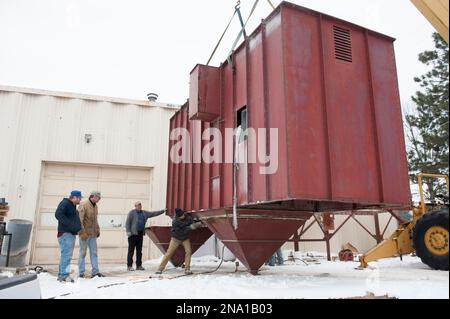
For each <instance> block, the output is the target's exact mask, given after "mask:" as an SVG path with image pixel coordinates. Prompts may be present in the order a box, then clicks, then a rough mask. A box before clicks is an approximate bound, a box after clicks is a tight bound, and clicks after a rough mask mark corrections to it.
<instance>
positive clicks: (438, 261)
mask: <svg viewBox="0 0 450 319" xmlns="http://www.w3.org/2000/svg"><path fill="white" fill-rule="evenodd" d="M423 177H428V178H443V179H445V181H446V186H447V194H448V192H449V180H448V176H446V175H437V174H424V173H421V174H419V175H418V179H417V180H418V184H419V192H420V205H419V206H418V207H415V208H414V209H413V218H412V220H411V221H410V222H407V223H404V224H402V225H400V227H399V228H398V229H397V230H396V231H395V232H394V233H393V234H392V236H391V237H389V238H388V239H385V240H383V241H382V242H381V243H379V244H378V245H377V246H375V247H374V248H372V249H371V250H369V251H368V252H367V253H365V254H364V255H362V256H361V257H360V259H359V261H360V263H361V264H360V267H362V268H365V267H367V266H368V263H369V262H371V261H375V260H378V259H381V258H387V257H394V256H400V258H401V257H402V256H403V255H407V254H411V253H413V252H416V255H417V256H418V257H420V258H421V260H422V262H423V263H425V264H426V265H428V266H430V267H431V268H432V269H439V270H449V269H448V268H449V259H448V247H449V243H448V205H449V204H448V198H447V199H446V200H445V203H444V204H439V205H438V204H430V205H427V204H425V198H424V192H423V186H422V179H423ZM427 206H428V207H427Z"/></svg>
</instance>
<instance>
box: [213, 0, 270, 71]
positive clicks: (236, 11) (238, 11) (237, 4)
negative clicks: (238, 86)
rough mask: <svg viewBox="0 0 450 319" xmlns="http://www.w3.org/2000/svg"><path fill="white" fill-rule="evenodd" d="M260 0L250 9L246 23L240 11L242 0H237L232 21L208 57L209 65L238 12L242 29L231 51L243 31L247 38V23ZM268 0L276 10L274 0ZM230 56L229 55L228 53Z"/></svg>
mask: <svg viewBox="0 0 450 319" xmlns="http://www.w3.org/2000/svg"><path fill="white" fill-rule="evenodd" d="M258 2H259V0H256V1H255V3H254V4H253V7H252V10H251V11H250V15H249V16H248V18H247V21H245V23H243V21H242V16H241V11H240V6H241V1H240V0H238V1H237V3H236V5H235V6H234V12H233V15H232V16H231V19H230V21H229V22H228V24H227V26H226V27H225V30H224V31H223V33H222V35H221V36H220V38H219V41H218V42H217V44H216V46H215V47H214V50H213V52H212V53H211V55H210V56H209V59H208V62H206V65H209V63H210V62H211V60H212V58H213V57H214V54H215V53H216V51H217V48H218V47H219V45H220V43H221V42H222V39H223V37H224V36H225V34H226V33H227V31H228V28H229V27H230V25H231V22H232V21H233V18H234V16H235V15H236V13H237V14H238V16H239V21H240V22H241V31H240V32H239V35H238V37H237V39H236V40H235V42H234V44H233V47H232V49H231V51H230V53H231V52H232V51H233V50H234V47H235V46H236V44H237V42H238V41H239V39H240V37H241V35H242V33H244V36H245V38H247V35H246V34H245V26H246V25H247V22H248V20H250V17H251V16H252V15H253V12H254V11H255V9H256V6H257V5H258ZM267 2H268V3H269V5H270V6H271V8H272V9H273V10H275V6H274V5H273V3H272V1H270V0H267ZM228 56H229V55H228Z"/></svg>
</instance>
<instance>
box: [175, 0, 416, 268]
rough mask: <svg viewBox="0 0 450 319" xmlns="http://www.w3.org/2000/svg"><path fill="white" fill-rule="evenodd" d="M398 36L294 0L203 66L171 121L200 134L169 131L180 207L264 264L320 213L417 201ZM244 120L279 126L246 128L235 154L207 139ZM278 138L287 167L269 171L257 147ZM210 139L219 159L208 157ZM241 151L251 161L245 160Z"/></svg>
mask: <svg viewBox="0 0 450 319" xmlns="http://www.w3.org/2000/svg"><path fill="white" fill-rule="evenodd" d="M393 42H394V39H393V38H391V37H388V36H386V35H383V34H380V33H377V32H374V31H371V30H368V29H365V28H363V27H360V26H357V25H355V24H352V23H350V22H346V21H343V20H340V19H337V18H334V17H331V16H329V15H325V14H322V13H319V12H316V11H313V10H309V9H307V8H304V7H300V6H297V5H294V4H291V3H288V2H282V3H281V4H280V5H279V6H278V7H277V8H276V9H275V10H274V11H273V12H272V13H271V14H270V15H269V16H268V17H267V18H266V19H265V20H263V21H262V23H261V25H260V26H258V28H257V29H256V30H255V31H254V32H253V33H252V34H251V35H250V36H248V38H247V39H246V40H245V41H244V42H243V43H242V44H241V45H240V46H239V47H238V48H237V49H236V50H235V51H233V52H232V54H231V55H230V57H229V58H228V59H227V60H226V61H225V62H223V63H222V64H221V65H220V66H219V67H213V66H205V65H197V66H196V67H195V68H194V70H193V71H192V72H191V80H190V96H189V100H188V102H187V103H186V104H185V105H183V106H182V107H181V109H180V110H179V111H178V112H177V113H176V114H175V115H174V116H173V117H172V118H171V120H170V129H171V132H176V131H177V130H176V129H178V131H180V128H182V129H185V130H186V131H187V132H189V133H190V136H191V137H192V138H190V139H189V140H183V138H182V137H180V136H179V135H177V134H173V135H171V138H170V141H169V166H168V184H167V207H168V209H169V210H168V211H169V212H170V213H172V212H173V210H174V209H175V208H176V207H181V208H183V209H185V210H186V211H190V212H192V213H193V214H194V215H197V216H198V217H200V218H201V219H203V220H204V221H205V222H206V223H207V225H208V227H209V228H210V229H211V231H213V232H214V233H215V234H216V235H217V236H218V238H219V239H220V240H221V241H223V242H224V244H225V245H226V246H227V247H228V248H229V249H230V250H231V251H232V252H233V253H234V254H235V255H236V256H237V257H238V258H239V259H240V260H241V261H242V262H243V263H244V265H245V266H246V267H247V268H248V269H249V270H250V272H251V273H253V274H256V273H257V271H258V269H259V268H260V266H261V265H262V264H263V263H264V261H266V260H267V259H268V258H269V257H270V256H271V255H272V254H273V253H274V252H275V250H276V249H277V248H279V247H280V246H281V245H282V244H283V243H284V242H285V241H286V240H288V239H289V237H290V236H291V235H292V234H293V233H294V232H295V231H296V230H297V229H298V228H299V227H300V226H301V225H302V224H303V223H305V221H306V220H307V219H308V218H309V217H310V216H311V214H312V213H314V212H333V211H345V210H357V209H364V208H395V207H409V205H410V189H409V182H408V173H407V163H406V152H405V143H404V136H403V124H402V115H401V108H400V98H399V91H398V83H397V72H396V63H395V56H394V47H393ZM238 126H240V127H241V129H242V130H243V131H245V132H247V131H250V130H249V129H250V128H251V129H254V130H255V131H256V130H258V129H262V128H267V130H266V131H265V132H264V131H262V133H261V137H262V140H264V141H265V142H263V143H261V144H256V145H255V143H253V141H254V139H250V138H249V137H247V138H242V139H241V138H239V139H238V140H237V142H236V146H235V148H234V155H233V154H232V156H231V159H232V160H231V162H230V161H227V156H229V154H228V155H227V153H226V149H227V147H229V144H230V141H229V140H228V141H227V139H226V138H217V137H216V136H214V137H213V138H211V136H208V134H207V136H206V139H205V140H202V139H201V133H202V132H204V131H205V130H207V129H208V128H216V129H218V130H220V132H221V133H222V135H221V136H222V137H224V136H225V137H226V132H227V129H235V128H237V127H238ZM269 128H273V129H277V132H278V136H275V138H273V139H271V137H273V135H271V134H272V132H271V131H270V130H269ZM207 133H208V132H207ZM275 135H276V134H275ZM258 137H259V136H258ZM216 138H217V140H216ZM212 142H214V143H216V144H214V145H219V146H221V148H219V149H216V148H215V147H214V148H213V147H211V143H212ZM231 143H232V145H233V142H231ZM276 143H278V148H277V150H276V151H275V152H273V155H274V156H273V157H269V158H270V161H269V162H268V164H267V163H266V164H265V165H266V166H270V165H272V162H273V164H274V166H275V164H276V166H277V169H276V170H274V171H273V172H271V173H269V174H262V173H261V171H260V169H261V167H262V166H263V165H262V163H264V158H262V160H260V158H259V155H258V160H257V161H256V162H255V161H253V162H252V161H250V160H249V159H251V157H250V155H251V154H254V152H255V151H258V152H261V153H262V154H263V155H264V154H267V155H269V154H271V152H272V150H271V147H275V145H276ZM180 145H181V146H183V147H184V148H182V149H181V150H180ZM208 147H209V148H208ZM199 150H200V151H199ZM202 150H203V151H204V152H206V153H207V154H208V152H209V153H211V154H212V155H214V156H217V157H216V160H215V161H213V162H212V163H210V162H205V161H204V160H199V158H201V151H202ZM224 150H225V151H224ZM171 152H173V154H172V156H173V155H174V154H175V155H178V156H182V157H183V156H185V157H184V158H185V160H184V161H182V162H181V163H178V162H177V161H173V160H172V158H171V155H170V154H171ZM216 152H217V153H216ZM199 154H200V155H199ZM236 154H240V155H239V156H243V158H244V160H243V161H241V162H240V163H236V164H234V163H233V159H236ZM275 155H276V156H275ZM229 158H230V157H228V159H229ZM217 159H219V160H217ZM276 159H278V161H277V163H275V162H276ZM234 192H236V193H234ZM234 200H235V201H234ZM234 203H235V205H234ZM233 207H235V208H236V211H237V225H236V223H235V220H234V219H233Z"/></svg>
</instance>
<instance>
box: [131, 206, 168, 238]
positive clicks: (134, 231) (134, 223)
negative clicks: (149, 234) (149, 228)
mask: <svg viewBox="0 0 450 319" xmlns="http://www.w3.org/2000/svg"><path fill="white" fill-rule="evenodd" d="M164 212H165V210H164V209H163V210H157V211H154V212H149V211H146V210H142V213H143V214H144V224H145V223H146V222H147V219H149V218H151V217H155V216H159V215H161V214H163V213H164ZM138 222H139V218H138V212H137V211H136V210H135V209H133V210H131V211H130V212H129V213H128V217H127V221H126V222H125V228H126V230H127V236H128V237H130V236H131V235H138Z"/></svg>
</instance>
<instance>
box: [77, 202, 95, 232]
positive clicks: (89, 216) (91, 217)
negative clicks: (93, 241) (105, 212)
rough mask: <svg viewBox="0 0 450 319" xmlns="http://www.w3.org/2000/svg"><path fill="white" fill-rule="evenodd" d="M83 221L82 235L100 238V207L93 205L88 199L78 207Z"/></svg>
mask: <svg viewBox="0 0 450 319" xmlns="http://www.w3.org/2000/svg"><path fill="white" fill-rule="evenodd" d="M78 211H79V212H80V221H81V232H80V236H81V235H87V236H92V237H98V236H100V226H99V225H98V205H95V206H94V204H92V202H91V201H90V200H89V199H88V200H87V201H85V202H83V203H81V204H80V205H79V206H78Z"/></svg>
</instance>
